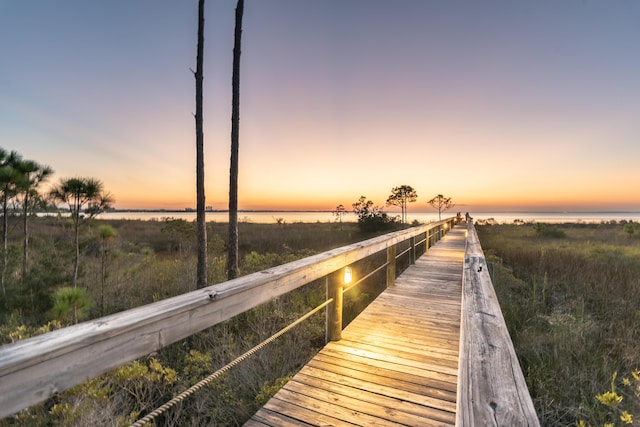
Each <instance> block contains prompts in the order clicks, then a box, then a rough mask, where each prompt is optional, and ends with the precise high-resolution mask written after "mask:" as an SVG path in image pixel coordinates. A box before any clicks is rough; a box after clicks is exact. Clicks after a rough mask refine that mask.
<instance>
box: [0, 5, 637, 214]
mask: <svg viewBox="0 0 640 427" xmlns="http://www.w3.org/2000/svg"><path fill="white" fill-rule="evenodd" d="M234 9H235V1H229V0H219V1H212V0H209V1H208V2H207V4H206V28H205V36H206V41H205V81H204V85H205V120H204V122H205V153H206V160H205V165H206V168H207V170H206V180H207V204H209V205H212V206H214V207H216V208H225V207H226V205H227V188H228V170H229V161H228V158H229V145H230V124H231V122H230V120H231V108H230V107H231V60H232V49H233V26H234ZM638 23H640V2H635V1H619V0H611V1H587V0H580V1H579V0H562V1H547V0H542V1H539V0H537V1H520V2H514V1H506V0H505V1H495V0H489V1H471V0H468V1H456V0H451V1H440V0H420V1H417V0H416V1H412V0H385V1H383V0H341V1H337V0H323V1H295V0H269V1H265V0H246V3H245V17H244V31H243V49H242V68H241V104H240V108H241V112H240V117H241V124H240V174H241V175H240V197H239V201H240V206H241V207H244V208H319V209H332V208H334V207H335V206H336V205H338V204H344V205H345V206H349V205H350V204H351V203H353V202H354V201H356V200H357V199H358V197H359V196H360V195H366V196H367V197H369V198H371V199H372V200H373V201H374V202H376V203H377V204H383V203H384V200H386V197H387V196H388V195H389V193H390V190H391V188H393V187H395V186H398V185H402V184H408V185H412V186H413V187H414V188H416V190H417V191H418V195H419V198H418V202H417V203H418V204H422V205H423V206H426V201H427V200H429V199H430V198H431V197H433V196H435V195H436V194H438V193H443V194H445V195H447V196H451V197H453V199H454V201H455V202H456V203H457V204H458V206H465V207H468V208H469V209H481V208H487V209H489V208H500V209H554V210H558V209H559V210H576V209H580V210H585V209H586V210H593V209H599V210H606V209H623V210H640V191H638V184H637V183H638V182H640V170H639V168H638V167H637V162H638V159H639V158H640V143H639V142H640V141H639V140H640V120H638V117H640V79H639V78H638V76H640V55H638V53H637V51H638V46H640V25H638ZM196 25H197V1H196V0H190V1H186V0H180V1H168V0H162V1H159V0H153V1H151V0H136V1H130V0H110V1H86V0H85V1H79V0H57V1H55V2H53V1H46V0H30V1H20V0H0V55H1V56H0V57H1V58H2V59H1V62H2V67H0V146H2V147H4V148H5V149H9V150H12V149H13V150H17V151H18V152H20V153H21V154H23V156H24V157H26V158H30V159H33V160H36V161H39V162H41V163H44V164H48V165H50V166H51V167H52V168H53V169H54V170H55V171H56V177H55V178H54V181H55V180H57V179H59V178H61V177H69V176H93V177H96V178H99V179H101V180H102V181H103V182H104V183H105V186H106V188H108V189H109V190H111V191H112V192H113V193H114V195H115V197H116V201H117V203H116V206H117V207H121V208H127V207H169V208H183V207H187V206H193V205H194V204H195V166H194V165H195V131H194V129H195V125H194V120H193V112H194V111H195V106H194V99H195V95H194V79H193V75H192V73H191V71H190V68H195V49H196V31H197V28H196ZM463 209H464V208H463Z"/></svg>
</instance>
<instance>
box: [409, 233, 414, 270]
mask: <svg viewBox="0 0 640 427" xmlns="http://www.w3.org/2000/svg"><path fill="white" fill-rule="evenodd" d="M409 244H410V245H411V246H410V247H409V263H410V264H415V263H416V236H411V238H410V239H409Z"/></svg>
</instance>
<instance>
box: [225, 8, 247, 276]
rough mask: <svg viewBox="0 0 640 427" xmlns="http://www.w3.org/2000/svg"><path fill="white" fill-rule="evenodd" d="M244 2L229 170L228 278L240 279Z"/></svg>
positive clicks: (235, 51)
mask: <svg viewBox="0 0 640 427" xmlns="http://www.w3.org/2000/svg"><path fill="white" fill-rule="evenodd" d="M243 13H244V0H238V4H237V6H236V28H235V39H234V40H235V42H234V46H233V75H232V77H231V80H232V83H231V85H232V100H231V166H230V168H229V246H228V250H229V251H228V260H227V277H228V278H229V280H231V279H235V278H236V277H238V152H239V130H240V46H241V42H242V15H243Z"/></svg>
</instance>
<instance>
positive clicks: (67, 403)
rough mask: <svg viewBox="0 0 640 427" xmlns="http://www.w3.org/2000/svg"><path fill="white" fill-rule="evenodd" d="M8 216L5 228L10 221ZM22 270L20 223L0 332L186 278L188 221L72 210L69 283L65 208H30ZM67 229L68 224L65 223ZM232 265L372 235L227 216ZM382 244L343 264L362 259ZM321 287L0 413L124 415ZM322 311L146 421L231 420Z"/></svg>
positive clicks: (350, 302) (306, 339) (301, 352)
mask: <svg viewBox="0 0 640 427" xmlns="http://www.w3.org/2000/svg"><path fill="white" fill-rule="evenodd" d="M20 220H21V218H20V217H19V216H12V215H9V216H8V224H9V228H8V229H9V230H15V227H14V226H15V225H16V224H19V223H20ZM30 223H31V236H32V245H31V258H30V270H29V273H28V275H27V276H26V277H24V278H23V277H22V276H21V275H20V274H16V273H18V272H19V271H20V262H19V261H20V251H19V248H20V243H21V234H20V233H19V232H18V230H16V231H15V232H12V233H9V240H8V248H9V251H8V260H9V262H8V266H9V269H8V271H9V274H8V275H7V283H6V296H5V297H3V298H2V299H1V300H0V344H7V343H11V342H15V341H17V340H20V339H25V338H28V337H30V336H34V335H37V334H41V333H45V332H48V331H51V330H54V329H58V328H60V327H63V326H66V325H70V324H73V323H76V322H79V321H83V320H88V319H92V318H96V317H99V316H102V315H108V314H112V313H115V312H119V311H122V310H126V309H129V308H132V307H135V306H139V305H142V304H146V303H150V302H153V301H157V300H160V299H164V298H167V297H171V296H175V295H178V294H181V293H184V292H187V291H190V290H193V284H194V283H195V275H196V258H197V247H196V246H197V245H196V242H195V235H196V224H195V222H187V221H184V220H180V219H174V218H164V219H162V220H160V221H124V220H123V221H118V220H114V221H106V220H98V219H95V218H87V219H85V220H84V225H83V227H81V228H80V233H79V239H78V248H79V250H80V253H81V255H82V256H81V257H80V263H79V268H78V278H77V286H76V287H75V288H74V287H73V286H70V283H71V282H72V277H73V274H74V273H73V269H72V265H73V259H74V255H75V248H76V245H75V236H74V234H75V233H73V231H74V229H75V224H74V218H71V217H62V216H57V217H53V216H50V217H35V216H34V217H32V218H31V220H30ZM207 226H208V230H207V236H208V245H207V247H208V251H209V257H208V260H209V269H208V272H209V277H208V281H209V283H212V284H213V283H219V282H222V281H225V280H226V273H227V271H226V264H227V263H226V245H227V240H226V236H227V224H226V223H223V224H220V223H209V224H207ZM70 231H71V232H70ZM239 231H240V235H241V236H242V239H241V240H240V246H239V249H240V255H241V262H240V273H241V274H249V273H252V272H254V271H260V270H263V269H265V268H269V267H273V266H275V265H279V264H283V263H286V262H289V261H293V260H296V259H299V258H303V257H306V256H309V255H312V254H314V253H318V252H322V251H326V250H329V249H331V248H335V247H339V246H344V245H347V244H350V243H354V242H357V241H361V240H364V239H367V238H369V237H372V236H373V235H375V234H364V233H362V232H361V231H360V229H359V227H358V226H357V224H355V223H352V222H345V223H341V224H339V223H316V224H304V223H293V224H284V223H282V222H281V223H276V224H253V223H246V222H241V223H239ZM385 256H386V255H385V254H380V256H374V257H372V259H367V260H364V261H362V262H360V263H357V264H356V265H354V266H353V268H354V270H355V271H366V270H372V269H373V268H372V267H371V265H368V264H376V263H377V264H376V265H375V266H376V267H377V266H379V265H381V264H383V263H384V260H385ZM384 280H385V274H384V271H382V272H381V273H379V274H378V273H377V274H376V275H374V276H372V277H371V278H370V279H368V280H367V281H365V282H363V283H361V284H360V285H358V287H356V288H354V289H353V290H351V291H349V292H348V293H347V294H345V301H344V321H345V323H348V322H349V320H350V319H352V318H353V317H355V316H356V315H357V313H359V312H360V311H361V310H362V308H363V307H364V306H366V305H367V304H368V302H369V301H371V300H372V299H373V298H374V297H375V296H376V295H377V293H378V292H379V291H380V290H381V288H383V286H384ZM324 299H325V287H324V282H323V281H322V280H321V281H318V282H314V283H310V284H309V285H307V286H305V287H303V288H301V289H299V290H298V291H295V292H291V293H289V294H287V295H285V296H283V297H281V298H278V299H277V300H275V301H273V302H271V303H268V304H265V305H263V306H260V307H257V308H256V309H254V310H251V311H249V312H246V313H244V314H242V315H239V316H236V317H235V318H233V319H231V320H229V321H227V322H224V323H222V324H220V325H216V326H215V327H212V328H210V329H208V330H205V331H203V332H201V333H199V334H196V335H193V336H191V337H189V338H188V339H185V340H183V341H181V342H178V343H175V344H173V345H171V346H169V347H167V348H165V349H163V350H161V351H159V352H157V354H153V355H149V356H148V357H145V358H142V359H139V360H137V361H135V362H132V363H129V364H126V365H124V366H122V367H120V368H118V369H116V370H114V371H111V372H108V373H106V374H104V375H102V376H100V377H98V378H95V379H93V380H91V381H89V382H87V383H85V384H82V385H80V386H77V387H74V388H73V389H71V390H68V391H66V392H63V393H60V394H59V395H56V396H55V398H52V399H49V400H48V401H47V402H45V403H43V404H39V405H35V406H33V407H31V408H29V409H28V410H25V411H22V412H20V413H19V414H17V415H15V416H12V417H8V418H6V419H4V420H0V426H8V425H29V426H31V425H33V426H40V425H42V426H44V425H62V426H65V425H69V426H72V425H74V426H75V425H96V426H100V425H114V424H117V425H129V423H131V422H133V421H135V420H136V419H138V418H140V417H142V416H144V415H145V414H147V413H148V412H149V411H151V410H153V409H155V408H156V407H158V406H160V405H162V404H164V403H165V402H166V401H168V400H169V399H171V398H172V397H173V396H175V395H176V394H178V393H180V392H182V391H184V390H185V389H187V388H188V387H189V386H191V385H193V384H195V383H197V382H198V381H200V380H202V379H203V378H204V377H206V376H208V375H209V374H211V373H212V372H213V371H215V370H216V369H219V368H220V367H222V366H224V365H225V364H227V363H229V362H230V361H231V360H233V359H234V358H235V357H237V356H239V355H240V354H242V353H244V352H245V351H247V350H248V349H249V348H252V347H253V346H255V345H256V344H258V343H259V342H261V341H262V340H264V339H265V338H267V337H269V336H270V335H272V334H273V333H275V332H276V331H278V330H279V329H281V328H282V327H284V326H286V325H288V324H290V323H291V322H292V321H294V320H295V319H297V318H298V317H299V316H300V315H301V314H303V313H305V312H307V311H309V310H310V309H311V308H313V307H316V306H317V305H319V304H320V303H322V302H323V301H324ZM324 322H325V320H324V317H323V316H322V315H316V316H313V317H312V318H310V319H309V320H308V321H306V322H305V323H304V324H302V325H300V326H298V327H296V328H294V329H293V330H292V331H290V332H289V333H287V334H285V335H284V336H282V337H280V338H279V339H278V340H277V341H275V342H274V343H272V344H270V345H268V346H266V347H265V348H264V349H262V350H261V351H260V352H259V353H257V354H256V355H255V356H253V357H251V358H249V359H247V360H245V361H243V362H242V364H240V365H239V366H237V367H235V368H233V369H231V370H230V371H228V372H226V373H225V374H223V375H222V376H221V377H220V378H218V379H217V380H216V381H214V382H212V383H211V384H210V385H207V386H206V389H205V390H202V391H201V392H199V393H197V395H196V396H193V397H192V398H189V399H186V400H185V401H183V403H182V404H180V405H179V406H178V407H176V408H174V409H172V410H171V411H170V412H169V413H168V414H166V415H165V416H163V417H161V418H160V419H158V420H156V425H163V426H182V425H214V424H215V425H238V424H242V423H243V422H244V420H246V419H247V418H248V417H250V416H251V415H252V414H253V413H255V411H256V410H257V408H258V407H259V406H260V404H261V403H264V401H265V399H268V398H269V396H270V395H271V394H272V393H274V392H275V391H276V390H277V389H278V388H279V387H280V385H281V384H282V383H283V382H284V381H285V380H286V378H288V377H289V376H291V375H293V373H295V372H296V371H297V370H298V369H299V368H300V367H301V366H302V365H303V364H304V363H306V361H307V360H308V359H309V358H311V357H312V356H313V355H314V354H315V353H316V352H317V350H318V348H320V347H321V346H322V345H323V344H324V331H325V328H324Z"/></svg>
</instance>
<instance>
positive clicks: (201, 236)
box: [195, 0, 207, 288]
mask: <svg viewBox="0 0 640 427" xmlns="http://www.w3.org/2000/svg"><path fill="white" fill-rule="evenodd" d="M203 56H204V0H199V2H198V53H197V58H196V72H195V78H196V192H197V203H196V211H197V224H198V237H197V239H198V272H197V275H198V277H197V287H198V288H204V287H206V286H207V220H206V213H205V195H204V131H203V129H202V120H203V118H202V80H203V73H202V67H203V66H202V63H203Z"/></svg>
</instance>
